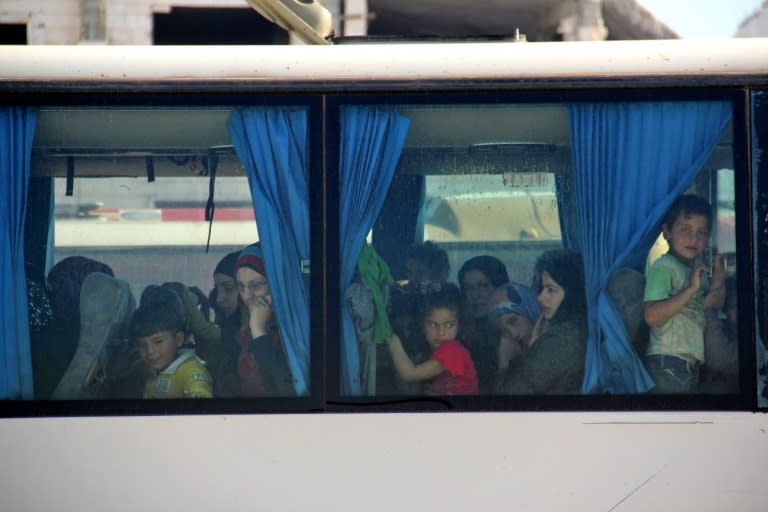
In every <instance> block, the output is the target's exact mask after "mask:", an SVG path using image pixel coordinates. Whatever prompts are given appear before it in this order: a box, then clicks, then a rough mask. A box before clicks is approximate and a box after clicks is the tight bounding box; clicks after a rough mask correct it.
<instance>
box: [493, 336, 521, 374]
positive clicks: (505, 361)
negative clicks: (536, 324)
mask: <svg viewBox="0 0 768 512" xmlns="http://www.w3.org/2000/svg"><path fill="white" fill-rule="evenodd" d="M522 353H523V346H522V345H521V344H520V340H516V339H514V338H512V337H511V336H508V335H506V334H502V335H501V336H500V337H499V346H498V348H497V349H496V357H497V358H498V361H497V365H498V367H497V370H498V371H503V370H505V369H507V368H508V367H509V362H510V361H511V360H512V359H514V358H516V357H518V356H519V355H520V354H522Z"/></svg>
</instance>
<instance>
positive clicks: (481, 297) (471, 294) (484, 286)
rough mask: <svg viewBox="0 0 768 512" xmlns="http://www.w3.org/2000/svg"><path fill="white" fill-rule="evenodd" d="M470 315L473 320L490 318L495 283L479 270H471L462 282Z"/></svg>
mask: <svg viewBox="0 0 768 512" xmlns="http://www.w3.org/2000/svg"><path fill="white" fill-rule="evenodd" d="M461 288H462V291H463V292H464V298H465V299H466V301H467V308H468V312H469V314H470V315H471V316H472V317H473V318H483V317H485V316H488V301H489V300H490V298H491V295H493V290H494V288H493V283H491V280H490V279H488V278H487V277H486V276H485V274H483V273H482V272H480V271H479V270H469V271H467V272H466V273H465V274H464V278H463V279H462V281H461Z"/></svg>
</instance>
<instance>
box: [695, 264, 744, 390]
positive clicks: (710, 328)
mask: <svg viewBox="0 0 768 512" xmlns="http://www.w3.org/2000/svg"><path fill="white" fill-rule="evenodd" d="M738 300H739V293H738V289H737V288H736V276H735V275H731V276H728V278H726V280H725V304H724V306H723V309H722V315H723V317H722V318H721V317H720V311H719V310H717V309H713V308H710V309H707V310H706V311H705V316H706V327H705V328H704V353H705V354H706V361H707V362H706V365H705V366H704V368H703V370H704V371H703V372H702V382H701V391H702V392H705V393H737V392H738V391H739V315H738V309H739V303H738Z"/></svg>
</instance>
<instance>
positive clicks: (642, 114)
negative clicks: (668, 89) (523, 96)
mask: <svg viewBox="0 0 768 512" xmlns="http://www.w3.org/2000/svg"><path fill="white" fill-rule="evenodd" d="M731 110H732V106H731V104H730V103H728V102H703V101H702V102H636V103H596V104H594V103H591V104H575V105H572V106H571V108H570V125H571V136H572V139H573V162H574V188H575V193H576V198H577V202H578V205H579V229H580V231H581V244H580V245H581V247H582V253H583V256H584V265H585V277H586V286H587V304H588V306H589V317H588V326H589V337H588V340H587V356H586V362H585V375H584V382H583V386H582V391H583V392H584V393H598V392H607V393H615V394H621V393H637V392H643V391H647V390H648V389H650V388H651V387H652V386H653V381H652V380H651V378H650V377H649V376H648V374H647V372H646V371H645V368H644V367H643V365H642V363H641V361H640V359H639V357H638V355H637V354H636V353H635V351H634V349H633V348H632V346H631V343H630V341H629V338H628V335H627V333H626V330H625V328H624V324H623V323H622V320H621V317H620V316H619V314H618V312H617V311H616V309H615V308H614V306H613V304H612V302H611V300H610V299H609V298H608V296H607V293H606V286H607V282H608V278H609V277H610V276H611V274H612V273H613V272H614V271H615V270H616V269H618V268H620V267H623V266H630V267H633V268H636V269H641V268H642V267H641V265H642V263H643V261H644V259H645V255H646V254H647V253H648V250H649V249H650V247H651V245H652V244H653V241H654V240H655V239H656V237H657V235H658V224H659V222H660V220H661V218H662V216H663V215H664V213H665V211H666V210H667V208H668V207H669V206H670V204H671V203H672V201H674V200H675V198H676V197H677V196H678V195H680V194H681V193H683V192H684V191H685V189H686V188H687V187H688V186H689V185H690V183H691V182H692V180H693V179H694V177H695V176H696V174H697V173H698V172H699V170H700V169H701V167H702V166H703V165H704V163H705V162H706V160H707V159H708V158H709V155H710V154H711V152H712V150H713V149H714V147H715V145H716V144H717V141H718V140H719V139H720V136H721V134H722V133H723V130H724V129H725V126H726V125H727V123H728V121H729V120H730V117H731Z"/></svg>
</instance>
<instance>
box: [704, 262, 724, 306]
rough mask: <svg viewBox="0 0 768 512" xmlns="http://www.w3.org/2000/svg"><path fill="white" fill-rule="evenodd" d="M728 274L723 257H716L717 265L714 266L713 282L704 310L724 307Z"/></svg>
mask: <svg viewBox="0 0 768 512" xmlns="http://www.w3.org/2000/svg"><path fill="white" fill-rule="evenodd" d="M726 277H728V273H727V272H726V271H725V265H724V264H723V256H722V255H720V254H718V255H716V256H715V263H714V265H713V266H712V282H711V283H710V285H709V291H707V295H706V297H704V309H717V310H719V309H720V308H722V307H723V303H724V302H725V278H726Z"/></svg>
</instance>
